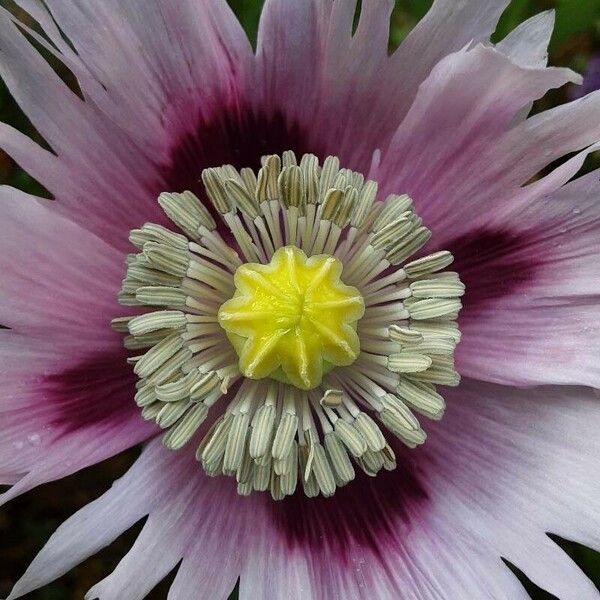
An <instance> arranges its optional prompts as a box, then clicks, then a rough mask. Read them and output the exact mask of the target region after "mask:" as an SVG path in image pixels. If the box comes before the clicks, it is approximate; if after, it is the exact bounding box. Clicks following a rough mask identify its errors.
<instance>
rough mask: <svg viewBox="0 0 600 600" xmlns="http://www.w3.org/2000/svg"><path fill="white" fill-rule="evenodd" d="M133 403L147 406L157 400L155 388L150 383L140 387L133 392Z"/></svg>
mask: <svg viewBox="0 0 600 600" xmlns="http://www.w3.org/2000/svg"><path fill="white" fill-rule="evenodd" d="M134 398H135V403H136V404H137V405H138V406H139V407H140V408H142V407H144V406H148V405H150V404H152V403H153V402H156V401H157V400H158V398H157V396H156V390H155V388H154V386H153V385H152V384H147V385H145V386H143V387H141V388H140V389H139V390H138V391H137V392H136V393H135V397H134Z"/></svg>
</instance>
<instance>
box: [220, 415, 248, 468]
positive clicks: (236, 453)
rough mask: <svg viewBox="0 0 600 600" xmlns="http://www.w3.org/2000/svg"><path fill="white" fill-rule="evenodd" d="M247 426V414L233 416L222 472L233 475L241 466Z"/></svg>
mask: <svg viewBox="0 0 600 600" xmlns="http://www.w3.org/2000/svg"><path fill="white" fill-rule="evenodd" d="M249 424H250V418H249V417H248V414H247V413H237V414H235V415H234V416H233V419H232V420H231V426H230V428H229V434H228V437H227V445H226V446H225V456H224V458H223V471H227V472H231V473H232V474H233V473H235V472H236V471H237V470H238V467H239V466H240V465H241V464H242V459H243V457H244V447H245V445H246V435H247V433H248V426H249Z"/></svg>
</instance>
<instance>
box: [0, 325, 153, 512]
mask: <svg viewBox="0 0 600 600" xmlns="http://www.w3.org/2000/svg"><path fill="white" fill-rule="evenodd" d="M0 376H1V377H0V380H1V385H0V387H1V394H0V396H1V398H2V400H1V402H0V418H1V420H2V438H1V440H0V481H2V482H3V483H7V484H13V486H12V487H11V488H10V489H9V490H8V491H6V492H5V493H4V494H2V495H0V503H3V502H6V501H8V500H10V499H11V498H14V497H16V496H17V495H19V494H21V493H23V492H25V491H27V490H29V489H31V488H33V487H35V486H36V485H40V484H41V483H45V482H47V481H53V480H55V479H59V478H61V477H65V476H67V475H70V474H71V473H74V472H75V471H77V470H79V469H82V468H84V467H86V466H89V465H91V464H94V463H96V462H99V461H101V460H104V459H105V458H108V457H110V456H113V455H115V454H118V453H119V452H121V451H122V450H124V449H126V448H129V447H130V446H133V445H135V444H137V443H139V442H140V441H142V440H144V439H147V438H148V437H149V436H150V435H152V434H153V433H154V432H155V428H154V427H153V426H151V425H149V424H148V423H146V422H144V421H143V420H142V419H141V417H140V415H139V410H138V408H137V407H136V406H135V403H134V402H133V394H134V387H133V384H134V381H135V378H134V377H133V374H132V372H131V369H130V367H129V365H127V364H126V362H125V353H124V351H123V350H121V349H120V348H118V347H117V348H113V349H112V350H105V351H100V352H99V351H95V352H94V351H92V350H90V349H89V348H88V349H87V350H86V349H85V348H84V347H82V346H79V347H78V346H73V347H71V348H67V347H66V346H64V345H63V346H61V345H60V344H59V343H57V342H56V341H55V340H54V339H52V338H50V339H49V338H47V337H31V336H23V335H20V334H18V333H15V332H12V331H1V332H0Z"/></svg>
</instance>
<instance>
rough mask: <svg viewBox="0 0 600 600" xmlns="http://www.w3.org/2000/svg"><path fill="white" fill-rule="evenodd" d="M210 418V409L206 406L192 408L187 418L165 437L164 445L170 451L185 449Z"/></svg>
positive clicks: (186, 415)
mask: <svg viewBox="0 0 600 600" xmlns="http://www.w3.org/2000/svg"><path fill="white" fill-rule="evenodd" d="M207 416H208V408H207V407H206V405H205V404H196V405H195V406H192V408H190V409H189V410H188V412H187V413H186V414H185V416H184V417H183V418H182V419H181V421H179V423H177V424H176V425H175V426H174V427H173V428H172V429H170V430H169V431H168V432H167V433H165V435H164V436H163V444H164V445H165V446H166V447H167V448H169V449H170V450H177V449H179V448H181V447H183V446H184V445H185V444H187V442H188V441H189V440H190V439H191V438H192V436H193V435H194V433H196V431H197V430H198V428H199V427H200V425H202V423H203V422H204V421H205V419H206V417H207Z"/></svg>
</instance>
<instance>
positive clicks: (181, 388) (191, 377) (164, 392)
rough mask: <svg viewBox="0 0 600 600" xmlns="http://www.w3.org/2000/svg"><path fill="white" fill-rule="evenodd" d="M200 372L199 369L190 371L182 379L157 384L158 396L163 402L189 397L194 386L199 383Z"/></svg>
mask: <svg viewBox="0 0 600 600" xmlns="http://www.w3.org/2000/svg"><path fill="white" fill-rule="evenodd" d="M199 379H200V373H198V370H197V369H194V370H193V371H190V372H189V373H188V374H187V375H184V376H183V377H181V378H180V379H177V380H175V381H171V382H169V383H163V384H161V385H157V386H156V396H157V397H158V399H159V400H162V401H163V402H177V401H178V400H183V399H184V398H189V396H190V391H191V389H192V387H193V386H194V385H195V384H196V383H198V380H199Z"/></svg>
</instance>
